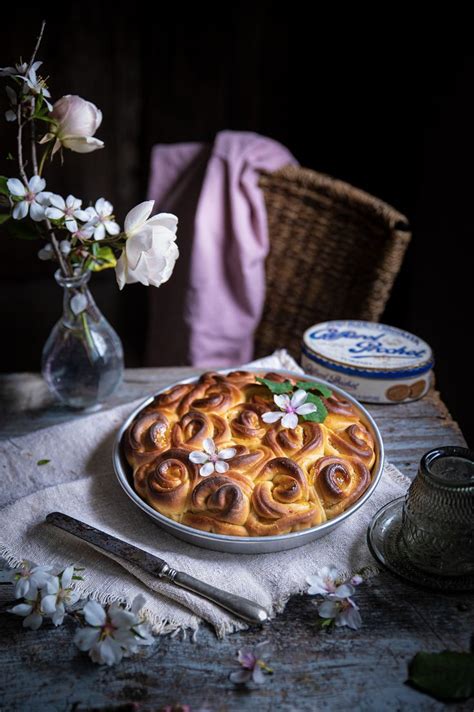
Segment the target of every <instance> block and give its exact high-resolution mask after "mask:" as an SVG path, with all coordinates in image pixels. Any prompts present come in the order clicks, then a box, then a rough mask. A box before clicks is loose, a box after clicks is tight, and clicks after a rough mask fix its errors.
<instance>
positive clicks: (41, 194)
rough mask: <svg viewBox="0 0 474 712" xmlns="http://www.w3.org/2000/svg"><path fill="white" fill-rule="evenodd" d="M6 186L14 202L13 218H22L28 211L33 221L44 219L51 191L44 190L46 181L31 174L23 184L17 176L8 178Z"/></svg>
mask: <svg viewBox="0 0 474 712" xmlns="http://www.w3.org/2000/svg"><path fill="white" fill-rule="evenodd" d="M7 188H8V190H9V192H10V195H11V196H12V200H13V202H14V208H13V213H12V214H13V219H14V220H22V219H23V218H26V216H27V215H28V211H29V212H30V218H31V219H32V220H34V221H35V222H40V220H44V217H45V207H46V205H48V204H49V199H50V197H51V193H49V192H47V191H45V190H44V189H45V188H46V181H45V180H44V178H40V177H39V176H33V178H30V180H29V181H28V185H27V186H26V185H24V184H23V183H22V182H21V180H18V178H9V179H8V180H7Z"/></svg>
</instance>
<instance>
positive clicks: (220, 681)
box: [0, 368, 474, 712]
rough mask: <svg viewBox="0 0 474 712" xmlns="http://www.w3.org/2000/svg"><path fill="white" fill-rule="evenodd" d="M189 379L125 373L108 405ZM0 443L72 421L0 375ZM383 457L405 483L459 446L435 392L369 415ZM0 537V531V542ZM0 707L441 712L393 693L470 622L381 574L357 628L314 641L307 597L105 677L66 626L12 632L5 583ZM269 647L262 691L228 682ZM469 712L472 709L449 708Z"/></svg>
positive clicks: (415, 696)
mask: <svg viewBox="0 0 474 712" xmlns="http://www.w3.org/2000/svg"><path fill="white" fill-rule="evenodd" d="M196 372H197V371H193V370H192V369H185V368H173V369H169V368H163V369H137V370H128V371H127V373H126V377H125V381H124V383H123V385H122V387H121V389H120V391H119V392H118V394H117V395H116V396H115V397H114V399H113V403H111V404H109V405H112V404H114V403H121V402H126V401H131V400H133V399H134V398H138V397H140V396H146V395H148V394H150V393H151V392H153V391H154V390H158V388H160V387H162V386H164V385H166V384H168V383H170V382H172V381H174V380H177V379H179V378H185V377H187V376H189V375H192V374H193V373H196ZM0 396H1V397H0V402H1V403H2V408H1V414H0V417H1V421H0V436H1V437H2V438H8V437H9V436H13V435H19V434H22V433H25V432H31V431H32V430H37V429H39V428H42V427H45V426H46V425H50V424H53V423H57V422H60V421H63V420H66V419H70V418H74V417H80V415H74V414H72V413H71V412H69V411H66V410H64V409H62V408H59V407H58V406H55V405H53V404H51V403H50V402H49V401H48V396H47V394H46V392H45V388H44V385H43V383H42V381H41V379H40V378H39V376H36V375H34V374H13V375H8V376H3V377H0ZM369 410H370V411H371V413H372V414H373V415H374V417H375V419H376V421H377V423H378V424H379V426H380V429H381V431H382V435H383V437H384V441H385V444H386V451H387V456H388V458H389V459H390V460H391V461H392V462H393V463H395V464H396V465H397V466H398V467H399V468H400V469H401V470H402V471H403V472H404V473H406V474H408V475H409V476H411V477H413V476H414V475H415V473H416V469H417V464H418V462H419V460H420V457H421V455H422V454H423V453H424V452H425V451H427V450H429V449H431V448H432V447H435V446H438V445H463V444H465V443H464V438H463V436H462V433H461V432H460V430H459V428H458V426H457V424H456V423H455V422H454V421H453V420H452V419H451V417H450V415H449V413H448V411H447V410H446V408H445V406H444V405H443V403H442V402H441V400H440V398H439V395H438V394H437V393H436V392H432V393H431V394H429V395H428V396H427V397H425V398H424V399H423V400H421V401H418V402H416V403H411V404H407V405H394V406H371V407H369ZM0 539H1V533H0ZM0 594H1V605H2V613H1V617H0V623H1V632H0V710H1V711H2V712H13V711H14V710H22V711H23V710H25V711H26V710H28V711H29V712H30V711H31V712H35V711H36V710H39V711H41V712H42V711H43V710H44V711H45V712H49V711H56V710H57V711H58V712H59V711H64V712H66V711H69V710H71V711H73V710H74V711H75V712H80V711H81V710H91V709H100V710H105V709H117V710H118V709H121V710H126V709H136V710H140V711H141V710H143V712H145V711H148V710H160V709H161V708H162V707H164V706H166V705H177V704H181V705H185V704H188V705H191V707H192V709H193V710H198V709H201V708H205V709H208V710H213V711H214V710H215V711H217V710H235V711H236V712H237V711H238V712H240V711H241V710H242V711H245V710H259V711H261V712H265V711H266V710H272V711H273V710H279V711H280V710H281V711H282V712H284V711H287V710H297V711H298V712H300V711H301V712H304V711H306V710H308V711H309V710H311V711H313V710H340V711H341V712H342V711H343V710H347V709H354V710H374V711H376V712H382V711H384V710H404V711H405V710H438V709H444V707H445V705H443V704H441V703H439V702H437V701H435V700H433V699H432V698H430V697H428V696H426V695H424V694H422V693H420V692H418V691H416V690H414V689H412V688H410V687H409V686H407V685H406V684H405V680H406V679H407V664H408V662H409V661H410V659H411V658H412V657H413V655H415V653H416V652H418V651H420V650H425V651H431V652H437V651H441V650H444V649H452V650H457V651H466V650H468V649H469V645H470V636H471V633H472V630H473V624H474V603H473V600H472V597H470V596H468V595H461V594H449V595H448V594H438V593H436V594H435V593H431V592H428V591H425V590H422V589H418V588H415V587H414V586H411V585H409V584H407V583H404V582H403V581H401V580H398V579H397V578H394V577H392V576H391V575H390V574H388V573H385V572H382V573H381V574H380V575H379V576H377V577H375V578H373V579H371V580H370V581H369V582H368V583H367V584H365V585H363V586H361V587H360V588H359V589H358V591H357V602H358V604H359V605H360V608H361V613H362V618H363V621H364V624H363V627H362V628H361V629H360V630H359V631H352V630H349V629H348V628H339V629H337V630H335V631H334V632H321V631H320V630H319V628H318V626H317V625H316V618H317V616H316V614H315V608H314V606H313V603H312V599H311V598H310V597H309V596H297V597H295V598H293V599H292V600H291V601H290V602H289V604H288V605H287V607H286V610H285V612H284V613H283V614H282V615H280V616H278V618H276V619H274V620H273V621H271V622H270V623H269V624H268V625H267V626H266V627H265V629H264V630H263V631H262V630H261V629H258V628H254V629H251V630H248V631H245V632H242V633H236V634H234V635H231V636H229V637H228V638H227V639H226V640H222V641H220V640H217V639H216V637H215V635H214V633H213V631H212V630H211V629H209V628H208V627H207V626H205V625H203V626H202V627H201V630H200V633H199V636H198V638H197V641H196V642H191V641H190V640H184V641H183V640H180V639H176V638H168V637H158V638H157V640H156V644H154V645H153V646H152V647H151V648H150V649H147V650H146V653H145V654H144V656H143V657H134V658H129V659H126V660H124V661H123V662H122V663H121V664H120V665H117V666H116V667H113V668H105V667H99V666H97V665H94V664H93V663H91V662H90V660H89V658H88V657H87V656H86V655H84V654H83V653H80V652H79V651H78V650H77V648H75V646H74V645H73V643H72V633H73V628H74V626H73V624H72V623H66V624H65V625H64V626H63V627H60V628H58V629H53V628H52V626H51V625H50V624H48V623H47V624H45V625H43V627H42V628H41V629H40V630H39V631H37V632H34V631H30V630H24V629H22V627H21V621H20V619H19V618H17V617H16V616H12V615H11V614H8V613H5V612H4V611H5V609H6V608H7V607H9V606H10V605H11V593H10V586H9V585H3V586H0ZM263 639H266V640H269V641H271V648H272V654H271V658H269V663H270V664H271V666H272V668H273V670H274V675H273V676H267V681H266V684H265V685H262V686H260V687H256V686H253V687H250V688H249V689H246V688H245V687H241V686H238V687H237V686H235V685H233V684H232V683H231V682H230V681H229V679H228V676H229V673H230V672H231V671H232V670H235V669H236V667H235V656H236V653H237V651H238V649H239V648H242V647H244V646H245V647H247V646H253V645H254V644H256V643H257V642H259V641H261V640H263ZM455 708H456V709H461V710H472V709H473V702H472V700H471V701H470V702H465V703H462V704H459V705H456V706H455Z"/></svg>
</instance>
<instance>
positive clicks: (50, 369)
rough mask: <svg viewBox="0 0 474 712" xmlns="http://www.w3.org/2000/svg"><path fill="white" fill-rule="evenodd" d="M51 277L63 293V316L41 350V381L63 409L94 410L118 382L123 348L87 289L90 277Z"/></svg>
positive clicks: (60, 275) (57, 275)
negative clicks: (42, 378)
mask: <svg viewBox="0 0 474 712" xmlns="http://www.w3.org/2000/svg"><path fill="white" fill-rule="evenodd" d="M54 276H55V278H56V281H57V283H58V284H59V285H60V286H61V287H62V288H63V289H64V299H63V314H62V317H61V319H60V320H59V321H58V322H57V324H56V325H55V326H54V328H53V330H52V331H51V333H50V335H49V337H48V340H47V341H46V344H45V345H44V348H43V355H42V373H43V377H44V379H45V381H46V383H47V384H48V387H49V389H50V391H51V392H52V393H53V394H54V395H55V396H56V398H57V399H58V400H59V401H61V402H62V403H63V404H64V405H67V406H70V407H72V408H83V409H84V408H86V409H94V407H98V406H99V404H100V403H102V402H103V401H104V400H105V399H106V398H108V396H110V395H111V394H112V393H113V392H114V391H115V389H116V388H117V387H118V386H119V384H120V382H121V380H122V375H123V349H122V344H121V342H120V339H119V337H118V336H117V334H116V333H115V331H114V330H113V329H112V327H111V326H110V324H109V323H108V321H107V320H106V319H105V318H104V316H103V314H102V313H101V311H100V310H99V309H98V307H97V305H96V303H95V302H94V299H93V297H92V294H91V293H90V291H89V288H88V286H87V285H88V282H89V279H90V276H91V273H90V272H83V273H81V274H79V275H77V276H72V277H69V276H68V277H65V276H64V275H63V274H62V273H61V272H60V270H58V271H57V272H56V273H55V275H54Z"/></svg>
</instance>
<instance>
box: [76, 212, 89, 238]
mask: <svg viewBox="0 0 474 712" xmlns="http://www.w3.org/2000/svg"><path fill="white" fill-rule="evenodd" d="M88 215H89V214H88ZM93 235H94V225H92V223H90V222H88V223H86V224H85V225H80V226H78V228H77V230H76V231H75V232H73V233H72V235H71V237H72V238H73V237H75V238H77V239H78V240H90V239H91V237H93Z"/></svg>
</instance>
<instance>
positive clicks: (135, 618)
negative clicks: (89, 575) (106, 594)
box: [74, 595, 153, 665]
mask: <svg viewBox="0 0 474 712" xmlns="http://www.w3.org/2000/svg"><path fill="white" fill-rule="evenodd" d="M144 603H145V598H144V596H142V595H139V596H136V597H135V599H134V601H133V603H132V607H131V610H130V611H127V610H125V609H124V608H122V606H120V605H119V604H118V603H112V604H111V605H110V606H109V607H108V609H107V611H106V610H105V608H104V607H103V606H102V605H101V604H100V603H98V602H97V601H92V600H90V601H88V602H87V603H86V605H85V606H84V608H83V610H82V612H83V615H84V619H85V621H86V623H87V626H86V627H85V628H82V629H81V630H79V631H78V632H77V633H76V635H75V637H74V642H75V644H76V645H77V647H78V648H79V650H83V651H89V657H90V658H91V660H92V661H93V662H95V663H100V664H106V665H114V664H115V663H118V662H120V661H121V659H122V658H123V657H128V656H129V655H131V654H133V653H136V652H137V651H138V650H139V649H140V647H142V646H146V645H151V644H152V642H153V637H152V635H151V631H150V628H149V626H148V625H147V624H146V623H144V621H143V619H142V617H141V616H140V615H139V613H140V610H141V609H142V608H143V605H144Z"/></svg>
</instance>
